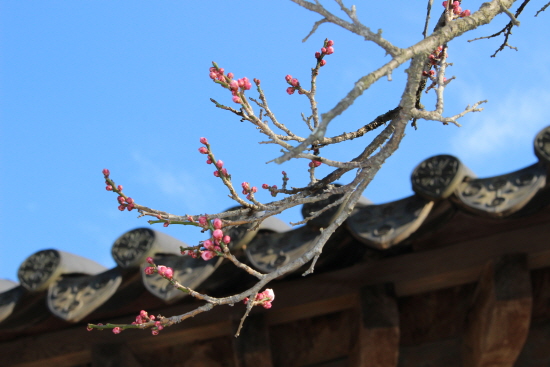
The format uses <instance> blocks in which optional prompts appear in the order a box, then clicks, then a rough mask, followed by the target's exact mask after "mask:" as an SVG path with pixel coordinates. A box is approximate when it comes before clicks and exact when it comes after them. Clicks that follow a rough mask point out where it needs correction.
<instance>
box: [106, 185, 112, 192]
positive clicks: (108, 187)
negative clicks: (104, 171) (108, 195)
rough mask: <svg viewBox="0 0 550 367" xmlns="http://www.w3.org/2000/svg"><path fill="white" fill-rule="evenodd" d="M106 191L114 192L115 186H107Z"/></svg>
mask: <svg viewBox="0 0 550 367" xmlns="http://www.w3.org/2000/svg"><path fill="white" fill-rule="evenodd" d="M105 190H107V191H113V186H111V185H107V186H105Z"/></svg>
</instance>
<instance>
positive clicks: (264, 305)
mask: <svg viewBox="0 0 550 367" xmlns="http://www.w3.org/2000/svg"><path fill="white" fill-rule="evenodd" d="M262 306H263V307H264V308H265V309H267V310H269V309H270V308H271V302H264V304H263V305H262Z"/></svg>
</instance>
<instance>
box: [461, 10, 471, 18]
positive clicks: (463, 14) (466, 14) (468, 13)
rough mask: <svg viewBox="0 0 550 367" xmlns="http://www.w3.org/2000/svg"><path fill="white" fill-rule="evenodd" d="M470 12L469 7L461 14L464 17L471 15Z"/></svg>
mask: <svg viewBox="0 0 550 367" xmlns="http://www.w3.org/2000/svg"><path fill="white" fill-rule="evenodd" d="M470 14H471V13H470V10H469V9H466V10H464V11H463V12H462V13H460V16H461V17H462V18H464V17H469V16H470Z"/></svg>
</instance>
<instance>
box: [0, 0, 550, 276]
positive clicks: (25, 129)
mask: <svg viewBox="0 0 550 367" xmlns="http://www.w3.org/2000/svg"><path fill="white" fill-rule="evenodd" d="M325 3H327V4H328V6H329V7H330V8H332V9H334V11H335V12H337V11H338V10H337V9H336V7H335V6H334V4H333V3H331V2H328V1H325ZM386 4H387V3H386ZM480 4H481V1H479V2H478V1H476V2H471V1H468V2H464V5H463V7H464V8H469V9H471V10H472V11H473V10H477V9H478V8H479V6H480ZM535 5H536V6H539V5H540V6H542V4H538V3H536V2H535ZM386 6H387V5H386ZM425 9H426V5H425V2H412V1H408V2H407V1H403V2H399V6H389V7H388V6H387V8H384V2H363V3H362V4H359V5H358V14H359V17H360V19H361V20H362V21H363V23H364V24H366V25H367V26H369V27H371V29H373V30H377V29H379V28H382V29H383V30H384V36H385V37H386V38H387V39H388V40H390V41H392V42H394V44H396V45H397V46H400V47H406V46H409V45H411V44H413V43H415V42H417V41H419V40H420V39H421V37H422V35H421V32H422V28H423V23H424V16H425ZM436 9H437V12H438V14H439V11H440V9H439V4H437V5H436ZM536 10H538V8H537V9H535V8H534V7H532V8H529V7H528V8H527V9H526V10H525V11H524V14H523V15H522V18H520V20H521V22H522V23H521V26H520V27H519V28H517V29H515V30H514V34H513V36H512V38H511V40H510V43H511V44H513V45H514V46H517V47H518V48H519V51H517V52H516V51H514V50H508V49H507V50H505V51H503V52H501V53H499V55H498V56H497V57H496V58H490V57H489V56H490V55H491V54H492V53H493V52H494V50H495V49H496V48H497V47H498V46H499V45H500V43H501V42H502V40H501V39H500V38H499V39H496V40H484V41H477V42H473V43H468V42H467V40H468V39H471V38H474V37H478V36H483V35H488V34H492V33H494V32H495V31H497V30H499V29H500V28H502V27H503V26H504V25H505V24H506V23H507V21H508V18H506V16H503V15H501V16H499V17H498V18H497V20H496V21H495V22H494V23H493V24H491V25H488V26H485V27H482V28H480V29H478V30H476V31H475V32H473V33H471V34H467V35H465V36H463V37H461V38H460V39H457V40H455V41H453V42H452V43H451V44H450V49H449V54H450V59H449V61H450V62H453V63H454V65H453V66H452V67H451V68H449V69H450V70H449V72H448V75H455V76H456V77H457V80H455V81H453V82H452V83H451V84H450V86H449V87H448V88H447V91H446V102H447V104H446V110H445V111H446V113H447V114H449V115H451V114H455V113H457V112H459V111H461V110H462V109H463V108H464V107H465V106H466V105H467V104H471V103H474V102H476V101H478V100H482V99H488V100H489V103H488V104H487V105H486V106H485V111H484V112H482V113H477V114H472V115H468V116H467V117H465V118H463V119H462V120H461V123H462V125H463V127H461V128H457V127H454V126H442V125H441V124H439V123H435V122H420V124H419V129H418V130H417V131H415V130H413V129H409V130H408V131H407V136H406V137H405V139H404V142H403V143H402V147H401V149H400V150H399V151H398V153H396V154H395V155H394V156H393V157H391V158H390V160H389V161H388V162H387V163H386V164H385V165H384V167H383V169H382V171H381V172H380V174H379V176H378V177H377V178H376V179H375V181H374V182H373V183H372V184H371V186H369V187H368V188H367V190H366V191H365V193H364V195H365V196H366V197H367V198H369V199H370V200H372V201H373V202H374V203H383V202H387V201H392V200H397V199H400V198H402V197H405V196H408V195H411V194H412V190H411V185H410V180H409V176H410V174H411V171H412V170H413V169H414V167H415V166H416V165H417V164H418V163H420V162H421V161H422V160H424V159H426V158H428V157H430V156H433V155H436V154H443V153H447V154H453V155H455V156H457V157H459V158H460V159H461V160H462V161H463V162H464V163H465V164H466V165H467V166H468V167H469V168H470V169H472V170H473V171H474V172H475V173H476V174H477V175H478V176H479V177H488V176H493V175H497V174H503V173H506V172H509V171H513V170H516V169H519V168H522V167H524V166H527V165H529V164H531V163H534V162H535V161H536V158H535V156H534V154H533V147H532V140H533V138H534V136H535V134H536V133H537V132H538V131H539V130H541V129H542V128H544V127H545V126H547V125H549V124H550V121H549V120H548V118H547V114H546V111H547V106H548V105H550V90H549V88H548V85H550V69H549V68H548V67H547V65H549V64H550V53H549V51H548V47H547V45H548V41H547V39H546V37H547V34H548V33H549V31H550V26H549V24H550V23H549V22H548V17H549V16H550V13H548V12H546V13H541V14H540V15H539V17H538V18H534V17H533V15H534V13H535V12H536ZM436 18H437V16H436ZM318 19H319V16H318V15H315V14H313V13H311V12H309V11H307V10H304V9H302V8H300V7H298V6H297V5H295V4H293V3H291V2H290V1H258V0H256V1H252V0H248V1H245V0H241V1H238V2H230V1H223V0H216V1H208V2H199V1H196V2H195V1H193V2H191V1H189V2H187V1H175V0H172V1H168V0H161V1H154V2H153V1H141V0H132V1H126V0H119V1H116V2H113V1H106V0H94V1H90V0H84V1H78V2H76V1H71V2H69V1H55V0H48V1H8V0H1V1H0V47H1V48H0V93H1V95H0V127H1V131H0V139H1V140H0V164H1V167H2V172H3V175H2V180H1V182H0V185H1V186H0V190H1V191H0V192H1V194H0V207H1V211H0V213H1V214H0V215H1V218H0V220H1V226H0V238H1V242H0V251H1V252H0V253H1V254H2V257H3V266H2V268H1V270H0V278H6V279H11V280H16V279H17V277H16V272H17V268H18V267H19V264H20V263H21V262H22V261H24V259H25V258H26V257H27V256H29V255H31V254H33V253H34V252H36V251H39V250H41V249H45V248H55V249H58V250H62V251H67V252H72V253H75V254H78V255H81V256H84V257H87V258H91V259H93V260H95V261H97V262H99V263H101V264H103V265H104V266H106V267H113V266H114V261H113V260H112V258H111V256H110V248H111V246H112V244H113V242H114V241H115V240H116V238H117V237H118V236H120V235H121V234H123V233H124V232H126V231H128V230H131V229H133V228H136V227H140V226H149V225H148V224H147V222H146V220H145V219H143V218H142V219H136V216H137V214H136V213H135V212H131V213H128V212H119V211H118V210H117V208H116V207H117V203H116V196H115V195H114V194H112V193H108V192H106V191H105V188H104V184H103V177H102V175H101V170H102V169H103V168H109V169H110V170H111V176H112V178H113V179H114V180H115V181H116V182H117V184H122V185H124V187H125V193H127V194H128V195H129V196H131V197H133V198H134V199H135V200H136V201H137V202H138V203H140V204H143V205H147V206H150V207H153V208H157V209H163V210H166V211H169V212H171V213H174V214H199V213H215V212H219V211H223V210H225V209H227V208H228V207H230V206H232V205H233V204H232V202H231V201H230V200H229V199H228V198H227V191H226V189H225V187H224V186H223V185H221V183H220V182H219V181H218V179H216V178H215V177H214V176H213V175H212V167H211V166H207V165H206V164H205V163H204V160H205V158H204V156H202V155H200V154H199V153H198V152H197V148H198V147H199V146H200V143H199V138H200V137H201V136H205V137H207V138H208V139H209V141H210V142H211V144H212V148H213V150H214V153H215V154H216V157H217V158H219V159H222V160H224V162H225V163H226V167H227V169H228V170H229V172H230V173H231V174H232V176H233V179H234V182H235V183H237V185H238V184H239V183H240V182H242V181H248V182H250V183H251V184H252V185H256V186H261V184H262V183H268V184H278V185H280V178H281V175H280V172H281V170H283V169H284V170H285V171H287V172H288V173H289V177H290V182H289V185H293V186H299V185H302V184H304V183H305V182H306V181H307V172H306V169H307V162H305V161H298V160H295V161H292V162H289V163H287V164H284V165H283V166H275V165H274V164H268V165H266V164H265V162H267V161H268V160H270V159H272V158H274V157H276V156H277V155H278V149H277V148H276V147H275V146H271V145H258V144H257V142H258V141H260V140H263V137H262V136H260V135H259V134H258V133H257V131H256V130H255V129H254V128H253V127H252V126H248V125H247V124H245V123H243V122H240V121H239V120H238V119H237V118H235V117H234V116H232V115H231V114H229V113H227V112H225V111H221V110H217V109H216V108H214V107H213V105H212V103H211V102H210V101H209V98H210V97H212V98H215V99H217V100H218V101H219V102H222V103H225V104H228V105H232V102H231V101H230V95H229V94H228V93H227V91H226V90H223V89H222V88H220V87H219V86H217V85H215V84H214V83H212V81H211V80H210V79H209V78H208V68H209V67H210V65H211V64H210V63H211V61H216V62H218V64H219V65H220V66H221V67H224V68H225V69H226V70H227V71H231V72H233V73H234V74H235V76H236V77H237V78H240V77H243V76H247V77H248V78H250V79H251V80H252V78H259V79H261V80H262V87H263V88H264V90H265V91H266V94H267V97H268V99H269V102H270V105H271V107H272V109H273V110H274V111H275V113H276V115H277V116H278V118H279V120H280V121H283V122H284V123H285V124H286V125H287V126H289V127H292V128H294V129H295V130H296V131H297V132H298V133H301V134H305V133H306V132H305V128H304V125H303V123H302V122H301V119H300V112H302V111H303V112H307V110H308V105H307V103H306V99H305V98H304V97H303V96H302V97H300V96H298V95H297V94H296V95H293V96H288V95H287V94H286V93H285V89H286V87H287V85H286V82H285V80H284V76H285V75H286V74H291V75H293V76H295V77H298V78H299V79H300V80H301V81H303V82H305V81H306V80H307V77H308V75H309V69H310V68H311V67H312V66H313V63H314V61H315V60H314V57H313V54H314V52H315V51H317V50H318V49H319V48H320V47H321V44H322V40H323V39H325V38H329V39H333V40H334V42H335V50H336V52H335V53H334V54H333V55H331V56H329V57H327V66H326V67H324V68H323V69H322V73H321V75H320V77H319V82H318V89H319V95H318V101H319V106H320V109H321V111H327V110H328V109H330V108H332V107H333V106H334V105H335V103H336V102H337V101H338V100H339V99H340V98H342V97H343V96H344V95H345V93H346V92H347V91H348V90H349V89H350V88H351V87H352V86H353V83H354V82H355V81H356V80H357V79H358V78H359V77H361V76H363V75H365V74H366V73H367V72H369V71H371V70H373V69H374V68H377V67H379V66H380V65H382V64H383V63H385V62H387V61H388V60H389V59H388V57H387V56H386V57H385V56H384V53H383V51H381V50H380V49H379V48H377V47H376V46H375V45H374V44H372V43H367V42H365V41H364V40H362V39H361V38H360V37H358V36H354V35H352V34H350V33H348V32H346V31H344V30H342V29H340V28H338V27H336V26H334V25H326V24H325V25H322V26H321V27H320V29H319V30H318V31H317V33H316V34H315V35H314V36H312V37H311V38H310V39H309V40H308V41H307V42H306V43H302V42H301V40H302V38H304V36H305V35H306V34H307V33H308V32H309V31H310V29H311V26H312V24H313V22H315V21H316V20H318ZM403 70H404V67H402V68H400V69H398V70H396V71H395V72H394V74H393V81H391V82H389V81H386V80H384V81H380V82H379V83H378V84H376V85H375V86H373V87H372V88H371V89H370V90H368V91H367V92H366V93H365V94H364V95H363V96H362V97H361V98H360V99H358V101H357V102H356V103H355V105H354V106H353V107H352V108H350V110H349V111H348V112H347V113H345V114H344V115H342V116H341V117H339V118H337V119H336V120H334V121H333V122H332V125H331V126H330V128H329V133H328V135H336V134H339V133H342V132H344V131H351V130H355V129H357V128H358V127H360V126H363V125H364V124H365V123H367V122H369V121H370V120H372V118H374V117H376V116H377V115H379V114H380V113H383V112H386V111H387V110H390V109H392V108H394V107H395V106H396V104H397V103H398V98H399V96H400V95H401V93H402V88H403V85H404V84H403V83H404V80H405V79H404V73H403ZM250 95H252V96H253V94H250ZM424 102H425V104H426V105H427V106H433V96H427V98H425V100H424ZM370 139H371V137H365V138H362V139H356V140H355V141H353V142H351V143H350V144H347V145H345V146H344V145H341V146H339V147H334V148H331V149H330V150H329V151H328V152H329V153H328V154H327V157H329V158H331V157H333V158H335V159H349V158H353V157H354V156H355V155H356V154H357V152H359V151H360V149H361V146H364V145H365V144H367V143H368V142H369V141H370ZM321 172H325V171H323V170H321ZM258 197H259V199H261V200H266V201H268V200H269V199H270V196H269V195H267V194H263V195H259V196H258ZM282 219H283V220H285V221H287V222H288V221H292V220H294V221H295V220H297V219H300V216H299V214H298V211H297V210H293V211H291V212H290V213H288V214H286V215H285V216H283V217H282ZM154 229H157V230H160V231H164V232H166V233H168V234H170V235H172V236H174V237H176V238H179V239H181V240H182V241H184V242H187V243H189V244H192V245H193V244H195V243H196V242H197V241H199V240H201V239H204V235H202V234H200V233H199V232H198V231H196V230H194V229H192V228H187V227H182V226H170V227H169V228H167V229H165V228H163V227H161V226H158V225H157V226H155V227H154Z"/></svg>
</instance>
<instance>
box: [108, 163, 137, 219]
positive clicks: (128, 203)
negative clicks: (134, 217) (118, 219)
mask: <svg viewBox="0 0 550 367" xmlns="http://www.w3.org/2000/svg"><path fill="white" fill-rule="evenodd" d="M102 172H103V176H104V178H105V184H106V185H107V186H105V190H107V191H113V192H116V193H117V194H119V196H118V197H117V201H118V204H119V205H118V210H120V211H124V210H125V209H127V210H128V211H132V210H133V209H134V207H135V203H134V199H132V198H131V197H126V196H124V195H123V193H122V190H123V187H122V185H118V186H115V183H114V182H113V180H111V179H110V178H109V175H110V174H111V172H109V170H108V169H107V168H104V169H103V171H102Z"/></svg>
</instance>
